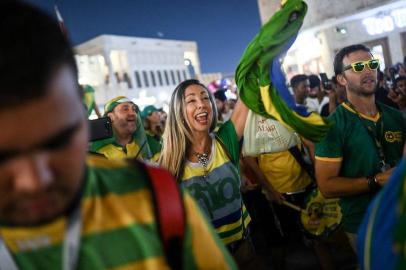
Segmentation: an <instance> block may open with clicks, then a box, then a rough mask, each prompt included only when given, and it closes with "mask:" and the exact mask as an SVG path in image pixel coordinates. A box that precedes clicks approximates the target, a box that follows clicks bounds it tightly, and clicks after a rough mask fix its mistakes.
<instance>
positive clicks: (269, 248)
mask: <svg viewBox="0 0 406 270" xmlns="http://www.w3.org/2000/svg"><path fill="white" fill-rule="evenodd" d="M252 199H254V200H255V203H251V202H252ZM244 201H245V204H246V205H247V208H248V210H249V212H250V215H251V217H252V222H251V226H250V230H251V238H252V242H253V244H254V246H255V247H256V250H257V254H258V255H260V257H261V258H262V260H263V261H264V263H265V264H266V266H267V267H266V268H267V269H271V270H318V269H322V270H351V269H356V268H357V262H356V257H355V255H354V253H353V251H352V249H351V247H350V246H349V244H348V241H347V238H346V236H345V235H344V234H343V232H342V231H340V230H338V231H336V232H335V233H334V234H333V235H331V236H330V237H329V238H328V239H318V240H316V239H314V238H313V239H311V238H309V237H307V236H303V234H300V235H288V236H285V237H284V239H283V241H282V242H280V239H279V241H277V242H275V240H276V239H275V237H274V235H275V232H270V230H269V229H268V227H270V226H271V225H269V219H268V218H267V217H269V215H270V214H269V212H266V211H269V209H266V207H264V205H265V204H264V203H261V201H260V200H258V193H256V194H251V195H248V196H246V195H244ZM265 203H266V201H265ZM250 210H251V211H250ZM264 219H266V220H264Z"/></svg>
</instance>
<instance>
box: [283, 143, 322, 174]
mask: <svg viewBox="0 0 406 270" xmlns="http://www.w3.org/2000/svg"><path fill="white" fill-rule="evenodd" d="M289 152H290V153H291V154H292V156H293V157H294V158H295V159H296V161H297V162H298V163H299V164H300V167H302V169H304V170H305V171H306V172H307V174H308V175H309V176H310V178H312V180H313V181H315V180H316V177H315V175H314V169H313V166H312V165H311V164H309V163H307V162H306V161H305V160H304V159H303V155H302V152H301V151H300V149H299V147H298V146H297V145H295V146H293V147H291V148H289Z"/></svg>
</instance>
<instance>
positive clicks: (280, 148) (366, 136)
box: [0, 1, 406, 270]
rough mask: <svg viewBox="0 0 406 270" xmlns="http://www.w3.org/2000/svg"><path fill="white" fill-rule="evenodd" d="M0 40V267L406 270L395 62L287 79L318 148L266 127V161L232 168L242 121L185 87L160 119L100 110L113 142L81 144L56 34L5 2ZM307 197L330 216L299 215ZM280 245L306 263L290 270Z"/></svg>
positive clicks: (69, 60)
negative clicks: (321, 130) (320, 132)
mask: <svg viewBox="0 0 406 270" xmlns="http://www.w3.org/2000/svg"><path fill="white" fill-rule="evenodd" d="M0 35H1V36H5V37H9V38H8V39H5V40H4V42H2V43H0V69H1V70H2V71H3V72H2V73H1V74H2V75H1V76H2V83H3V84H2V85H3V89H2V91H0V104H1V106H0V122H1V123H2V124H3V129H2V132H1V133H0V269H1V270H4V269H13V270H17V269H60V268H62V269H66V270H67V269H107V268H111V269H238V268H239V269H256V270H260V269H357V268H358V267H361V268H362V269H383V268H387V269H396V267H398V268H397V269H404V267H406V256H405V255H404V250H405V245H406V229H404V228H405V225H406V224H405V223H406V214H405V213H406V210H405V206H406V200H405V198H406V196H405V182H406V180H405V179H406V177H405V173H406V163H405V162H404V161H403V162H402V161H401V160H402V155H403V148H404V143H405V136H406V122H405V117H406V72H405V68H404V67H403V65H396V67H393V68H390V69H388V70H386V71H385V72H381V71H380V65H379V60H378V59H376V58H374V56H373V55H372V53H371V51H370V50H369V49H368V48H367V47H365V46H364V45H362V44H357V45H351V46H348V47H345V48H342V49H341V50H339V51H338V53H337V54H336V56H335V59H334V73H335V76H334V77H333V78H332V79H331V80H329V79H327V77H326V76H325V74H321V75H320V77H319V76H318V75H316V74H312V75H305V74H298V75H295V76H293V77H292V78H291V79H290V87H291V90H292V95H293V97H294V101H295V103H296V105H297V106H301V107H303V108H305V109H306V110H307V111H308V112H309V113H311V114H313V113H315V114H320V115H322V116H325V117H328V119H329V121H330V122H331V127H330V129H329V131H328V132H327V134H326V136H325V137H324V138H323V139H322V140H321V141H319V142H317V143H315V142H312V141H309V140H308V139H305V138H303V137H301V136H299V135H298V134H297V133H296V132H295V131H294V130H292V128H290V127H288V126H286V125H285V124H284V123H281V122H279V121H277V120H275V119H269V121H268V122H267V125H268V126H267V128H268V129H269V130H268V132H269V133H268V137H267V142H268V143H269V144H270V146H271V147H269V149H271V150H270V151H268V152H266V153H258V154H246V155H242V151H241V149H242V147H243V145H244V143H246V142H245V141H244V132H245V130H246V129H247V126H249V125H251V124H252V123H250V122H249V121H247V119H248V118H247V116H248V115H249V113H250V110H249V108H248V107H247V105H246V104H244V102H242V100H241V99H236V100H234V99H227V96H226V91H225V89H218V90H216V91H215V92H214V93H212V91H210V90H209V89H208V88H207V87H206V86H205V85H204V84H202V83H201V82H199V81H198V80H195V79H188V80H185V81H183V82H181V83H180V84H179V85H178V86H177V87H176V88H175V89H174V90H173V93H172V96H171V99H170V101H169V111H168V112H164V111H163V110H162V109H158V108H156V106H155V104H150V105H148V106H145V107H144V108H142V110H140V108H139V107H138V105H137V104H135V103H134V102H133V101H132V100H130V99H128V98H127V97H125V96H118V97H115V98H113V99H112V100H110V101H108V102H106V104H105V106H104V112H103V114H101V113H100V112H99V111H98V110H97V111H96V114H97V116H98V117H105V119H108V122H109V123H111V128H112V136H110V137H107V138H103V139H99V140H94V141H92V142H89V135H88V134H89V130H88V115H89V114H90V112H91V111H92V109H96V108H97V106H96V105H95V102H94V96H92V94H94V89H93V88H92V87H91V86H79V85H78V75H77V72H78V71H77V67H76V62H75V58H74V54H73V51H72V49H71V45H70V43H69V41H68V40H67V38H66V36H65V35H64V34H63V33H62V32H61V31H60V28H59V25H58V23H57V22H56V21H54V20H53V19H52V18H51V17H50V16H49V15H47V14H46V13H44V12H43V11H41V10H38V9H37V8H35V7H32V6H30V5H28V4H25V3H22V2H20V1H6V2H4V3H1V4H0ZM34 41H35V42H34ZM313 194H316V195H313ZM312 196H313V197H315V196H318V197H322V198H323V200H325V201H326V202H327V201H329V203H330V204H329V205H328V206H325V205H323V202H320V201H318V205H317V207H316V206H315V205H316V204H313V205H312V207H316V208H312V207H307V206H306V204H309V200H310V199H311V198H310V197H312ZM338 201H339V202H338ZM326 205H327V203H326ZM332 207H333V208H334V207H336V208H334V209H341V210H338V211H336V212H337V216H336V218H337V217H338V216H339V217H340V218H339V219H338V221H337V224H336V226H334V228H328V229H331V231H329V232H324V233H323V232H320V231H319V230H317V232H318V234H314V233H311V232H310V231H308V230H307V228H306V227H307V226H313V228H314V226H316V227H317V228H321V229H326V228H324V227H322V225H323V224H324V221H323V219H324V218H328V216H327V214H325V216H323V211H326V212H328V211H330V210H331V209H332ZM303 215H305V216H307V219H306V220H308V222H309V223H307V224H304V221H303V219H304V218H303ZM313 215H314V216H313ZM305 218H306V217H305ZM292 245H300V246H303V247H305V248H306V250H308V251H310V252H311V254H313V256H314V257H315V258H316V260H315V264H314V265H311V266H307V267H308V268H305V267H306V266H305V261H306V259H307V258H305V257H302V258H301V259H300V260H299V263H298V265H296V266H295V267H293V266H292V262H290V260H293V258H292V257H291V255H290V254H289V253H290V252H291V251H292ZM383 247H384V248H383ZM340 252H342V253H345V254H346V255H347V258H346V260H341V261H340V260H337V258H336V257H337V253H340ZM289 265H290V266H289ZM300 267H302V268H300Z"/></svg>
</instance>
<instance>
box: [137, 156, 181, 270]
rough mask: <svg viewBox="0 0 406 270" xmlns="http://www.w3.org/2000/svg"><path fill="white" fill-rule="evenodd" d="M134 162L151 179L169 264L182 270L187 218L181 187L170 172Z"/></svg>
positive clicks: (157, 215) (158, 225)
mask: <svg viewBox="0 0 406 270" xmlns="http://www.w3.org/2000/svg"><path fill="white" fill-rule="evenodd" d="M133 162H136V163H137V164H139V167H142V168H143V171H144V172H145V173H146V174H147V175H148V179H149V184H150V188H151V191H152V192H151V193H152V198H153V200H154V205H155V216H156V222H157V227H158V231H159V234H160V237H161V240H162V244H163V247H164V250H165V256H166V259H167V262H168V264H169V266H170V267H171V268H172V269H182V266H183V242H184V241H183V240H184V238H185V231H186V214H185V209H184V204H183V197H182V193H181V191H180V189H179V186H178V184H177V183H176V181H175V178H174V177H173V176H172V175H171V174H170V173H169V172H168V171H166V170H164V169H162V168H158V167H152V166H148V165H145V164H143V163H141V162H138V161H135V160H134V161H133Z"/></svg>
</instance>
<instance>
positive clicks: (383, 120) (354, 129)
mask: <svg viewBox="0 0 406 270" xmlns="http://www.w3.org/2000/svg"><path fill="white" fill-rule="evenodd" d="M378 108H379V111H380V112H379V113H378V115H377V116H376V117H374V118H373V117H368V116H365V115H362V114H360V116H358V115H357V113H356V112H355V111H354V110H353V109H352V108H351V107H350V106H349V105H348V104H346V103H343V104H342V105H340V106H339V107H338V108H337V110H336V111H335V112H334V113H333V114H332V115H331V116H330V117H329V119H330V120H332V121H333V122H335V124H334V125H333V126H332V127H331V129H330V130H329V132H328V133H327V135H326V137H325V138H324V139H323V140H322V141H321V142H320V143H318V144H316V152H315V155H316V159H318V160H322V161H331V162H341V168H340V171H339V176H342V177H348V178H357V177H366V176H369V175H373V174H376V173H379V172H380V165H379V162H380V158H379V152H378V149H377V147H376V143H375V142H374V139H373V137H372V134H370V132H368V130H367V128H366V126H369V127H370V129H371V130H372V132H373V136H375V137H376V138H377V140H378V141H380V142H381V144H382V149H383V152H384V155H385V161H386V163H387V164H389V165H390V167H394V166H396V164H397V162H398V161H399V160H400V159H401V157H402V149H403V144H404V141H405V134H406V127H405V122H404V119H403V117H402V114H401V113H400V112H399V111H398V110H395V109H393V108H390V107H388V106H386V105H384V104H380V103H379V104H378ZM374 195H375V194H373V193H364V194H359V195H355V196H347V197H342V198H340V205H341V210H342V212H343V220H342V222H343V226H344V229H345V231H347V232H351V233H356V232H357V230H358V226H359V225H360V223H361V222H362V218H363V216H364V214H365V211H366V209H367V207H368V204H369V202H370V200H371V199H372V198H373V196H374Z"/></svg>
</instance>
